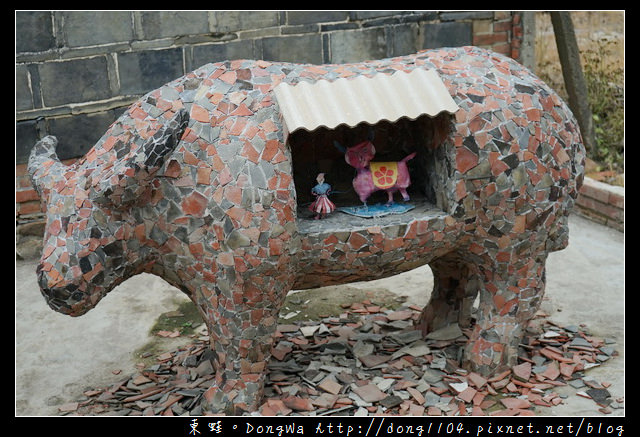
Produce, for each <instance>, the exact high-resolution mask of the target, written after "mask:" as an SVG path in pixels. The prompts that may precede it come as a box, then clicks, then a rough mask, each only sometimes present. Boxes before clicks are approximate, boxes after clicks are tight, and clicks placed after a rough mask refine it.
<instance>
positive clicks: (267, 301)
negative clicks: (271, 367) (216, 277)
mask: <svg viewBox="0 0 640 437" xmlns="http://www.w3.org/2000/svg"><path fill="white" fill-rule="evenodd" d="M261 279H262V278H259V277H258V278H256V281H260V280H261ZM249 281H251V280H249ZM262 285H265V284H262ZM270 287H271V288H269V289H265V288H258V287H257V286H256V284H255V283H248V284H247V283H245V284H244V285H242V286H240V285H238V286H234V287H231V289H226V287H225V289H224V290H221V289H214V290H212V292H211V293H209V294H210V296H211V297H210V298H209V299H208V301H207V302H206V304H205V312H206V317H205V320H206V323H207V327H208V329H209V336H210V341H211V344H210V348H211V351H210V354H211V364H212V366H213V369H214V372H215V379H214V380H213V382H212V385H211V387H209V388H208V389H207V390H206V391H205V392H204V394H203V399H204V405H203V408H204V409H205V410H206V411H211V412H214V413H221V412H223V413H226V414H233V415H241V414H243V413H244V412H253V411H257V410H258V408H259V407H260V404H261V402H262V396H263V392H264V382H265V375H266V371H267V363H268V361H269V359H270V357H271V347H272V345H273V342H274V338H275V332H276V328H277V323H278V313H279V311H280V307H281V306H282V302H283V301H284V297H285V296H286V294H287V291H288V290H282V289H281V287H278V286H277V285H273V284H271V285H270ZM278 289H281V290H280V292H279V293H278V292H276V291H275V290H278ZM201 308H202V306H201Z"/></svg>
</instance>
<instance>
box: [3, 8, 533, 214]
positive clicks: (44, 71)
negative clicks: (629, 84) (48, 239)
mask: <svg viewBox="0 0 640 437" xmlns="http://www.w3.org/2000/svg"><path fill="white" fill-rule="evenodd" d="M525 14H526V13H525ZM522 16H523V13H517V12H504V11H501V12H492V11H471V12H467V11H453V12H438V11H427V12H398V11H351V12H350V11H256V12H247V11H208V12H207V11H202V12H198V11H195V12H194V11H186V12H183V11H177V12H168V11H167V12H163V11H136V12H132V11H103V12H100V11H56V12H51V11H17V12H16V16H15V18H16V216H17V219H18V220H19V221H21V222H24V221H29V220H32V219H34V218H35V217H37V216H38V215H39V214H40V205H39V201H38V199H37V195H36V193H35V191H34V190H33V189H32V188H31V185H30V183H29V181H28V177H27V176H26V175H25V170H26V161H27V159H28V155H29V152H30V150H31V147H32V146H33V144H34V143H35V142H36V141H37V140H38V138H41V137H42V136H44V135H47V134H51V135H55V136H56V137H57V138H58V140H59V145H58V154H59V156H60V158H61V159H62V160H63V161H65V162H68V163H71V162H73V160H74V159H76V158H77V157H79V156H82V155H83V154H84V153H86V152H87V151H88V150H89V149H90V148H91V147H92V146H93V144H95V142H96V141H97V140H98V139H99V138H100V136H101V135H102V134H103V133H104V131H105V130H106V129H107V127H108V126H109V125H110V124H111V123H112V122H113V121H115V120H116V119H117V118H118V116H119V115H120V114H121V113H122V112H123V111H124V110H125V109H126V107H127V106H128V105H130V104H131V103H133V102H134V101H135V100H137V99H138V97H139V96H141V95H142V94H144V93H146V92H148V91H150V90H152V89H154V88H157V87H159V86H161V85H162V84H164V83H166V82H168V81H170V80H173V79H175V78H177V77H179V76H181V75H183V74H185V73H187V72H189V71H191V70H193V69H195V68H197V67H199V66H200V65H203V64H206V63H208V62H218V61H222V60H226V59H240V58H245V59H265V60H273V61H291V62H304V63H318V64H319V63H341V62H354V61H362V60H365V59H379V58H385V57H390V56H399V55H405V54H409V53H414V52H416V51H418V50H421V49H426V48H437V47H445V46H461V45H478V46H482V47H486V48H491V49H493V50H495V51H497V52H500V53H503V54H506V55H508V56H512V57H514V58H516V59H519V60H522V59H521V58H525V57H524V56H523V53H522V47H523V41H525V42H526V38H525V37H524V36H525V35H526V33H525V32H524V31H523V20H522Z"/></svg>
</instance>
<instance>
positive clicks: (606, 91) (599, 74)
mask: <svg viewBox="0 0 640 437" xmlns="http://www.w3.org/2000/svg"><path fill="white" fill-rule="evenodd" d="M613 44H616V42H613V41H608V40H604V39H600V40H598V41H597V42H596V44H594V46H593V48H591V49H589V50H586V51H584V52H583V53H582V57H583V59H582V60H583V65H584V77H585V81H586V83H587V91H588V93H589V105H590V107H591V111H592V113H593V121H594V128H595V135H596V138H595V139H596V147H595V150H593V151H591V153H590V155H591V156H589V157H590V158H591V159H593V160H594V161H596V162H599V163H602V164H605V165H606V166H607V167H608V168H609V169H612V170H618V171H624V169H623V165H624V67H623V66H620V65H618V64H616V63H612V62H607V61H606V60H607V59H611V56H609V55H610V53H611V51H612V45H613Z"/></svg>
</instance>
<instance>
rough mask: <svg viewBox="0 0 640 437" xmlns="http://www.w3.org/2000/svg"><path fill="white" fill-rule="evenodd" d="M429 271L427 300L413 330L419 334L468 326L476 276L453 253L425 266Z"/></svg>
mask: <svg viewBox="0 0 640 437" xmlns="http://www.w3.org/2000/svg"><path fill="white" fill-rule="evenodd" d="M429 267H431V271H432V272H433V279H434V285H433V291H432V292H431V300H430V301H429V303H428V304H427V306H425V307H424V309H423V310H422V314H421V315H420V319H419V320H418V322H417V327H418V328H419V329H421V330H422V333H423V335H427V334H428V333H429V332H433V331H435V330H438V329H440V328H443V327H445V326H447V325H449V324H451V323H458V325H459V326H460V327H461V328H468V327H469V326H470V325H471V308H472V306H473V301H474V299H475V297H476V295H477V292H478V276H477V275H476V274H475V273H473V270H472V269H471V268H470V266H469V265H468V264H467V263H466V262H465V261H464V260H463V259H462V257H460V255H458V254H457V253H450V254H448V255H445V256H444V257H442V258H439V259H437V260H436V261H433V262H431V263H430V264H429Z"/></svg>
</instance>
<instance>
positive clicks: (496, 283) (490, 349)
mask: <svg viewBox="0 0 640 437" xmlns="http://www.w3.org/2000/svg"><path fill="white" fill-rule="evenodd" d="M503 253H505V252H503ZM509 255H510V261H508V262H496V261H493V262H488V263H486V264H484V265H479V266H478V270H479V272H480V273H481V275H482V277H483V279H484V280H483V281H480V282H479V285H480V308H479V312H478V320H477V322H476V324H475V326H474V328H473V332H472V333H471V337H470V339H469V342H468V343H467V347H466V350H465V354H464V359H463V366H464V367H465V368H467V369H469V370H473V371H476V372H478V373H480V374H483V375H491V374H494V373H496V372H500V371H502V370H506V369H509V368H511V367H513V366H514V365H516V364H517V357H518V344H519V343H520V342H521V341H522V336H523V334H524V330H525V329H526V327H527V324H528V323H529V321H530V320H531V319H532V318H533V317H534V315H535V313H536V311H537V310H538V308H539V307H540V303H541V301H542V297H543V294H544V287H545V261H546V257H547V255H546V253H544V252H540V253H538V254H534V255H527V254H522V253H515V250H513V251H512V252H511V253H510V254H509ZM506 258H507V256H506V255H504V258H503V259H506Z"/></svg>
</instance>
